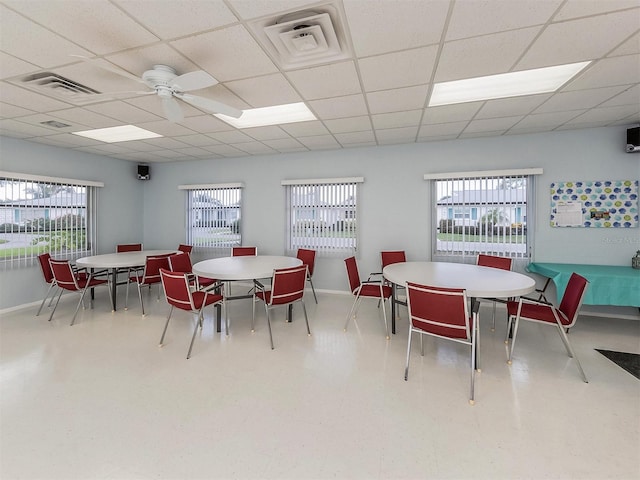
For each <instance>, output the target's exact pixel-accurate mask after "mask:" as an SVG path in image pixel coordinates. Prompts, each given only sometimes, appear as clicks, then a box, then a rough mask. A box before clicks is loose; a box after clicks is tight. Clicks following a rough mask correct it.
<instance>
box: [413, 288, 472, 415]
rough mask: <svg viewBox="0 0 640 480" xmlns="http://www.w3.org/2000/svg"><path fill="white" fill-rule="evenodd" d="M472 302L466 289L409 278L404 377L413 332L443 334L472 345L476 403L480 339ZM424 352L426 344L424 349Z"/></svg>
mask: <svg viewBox="0 0 640 480" xmlns="http://www.w3.org/2000/svg"><path fill="white" fill-rule="evenodd" d="M468 305H469V302H468V301H467V295H466V293H465V291H464V290H463V289H459V288H442V287H430V286H427V285H419V284H417V283H411V282H407V307H408V309H409V320H410V325H409V340H408V344H407V364H406V367H405V370H404V379H405V380H407V379H408V377H409V359H410V357H411V336H412V335H413V333H414V332H416V333H419V334H420V340H421V342H420V344H421V345H422V335H430V336H432V337H437V338H443V339H445V340H451V341H454V342H457V343H462V344H464V345H468V346H470V347H471V390H470V395H469V403H470V404H471V405H473V404H474V402H475V399H474V382H475V374H476V369H477V345H478V343H479V335H480V334H479V331H478V317H477V312H475V311H474V312H472V314H471V316H470V315H469V309H468ZM422 355H424V348H423V349H422Z"/></svg>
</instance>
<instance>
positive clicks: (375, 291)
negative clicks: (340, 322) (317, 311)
mask: <svg viewBox="0 0 640 480" xmlns="http://www.w3.org/2000/svg"><path fill="white" fill-rule="evenodd" d="M344 263H345V265H346V267H347V276H348V277H349V286H350V288H351V293H352V294H353V295H355V297H356V298H355V300H354V302H353V305H352V306H351V310H350V311H349V315H348V316H347V321H346V323H345V324H344V331H345V332H346V331H347V327H348V326H349V321H350V320H351V317H355V316H356V312H357V310H358V306H359V303H360V301H362V299H363V298H365V297H366V298H376V299H378V300H382V301H383V304H382V314H383V315H384V328H385V332H386V334H387V340H388V339H389V325H388V324H387V312H386V310H385V308H386V307H385V305H384V302H385V301H387V300H389V298H390V297H391V287H390V286H389V285H385V283H384V281H383V280H382V279H381V280H371V278H368V279H367V280H366V281H364V282H361V281H360V274H359V273H358V264H357V263H356V257H349V258H347V259H346V260H345V261H344Z"/></svg>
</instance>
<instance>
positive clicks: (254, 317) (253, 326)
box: [251, 291, 256, 333]
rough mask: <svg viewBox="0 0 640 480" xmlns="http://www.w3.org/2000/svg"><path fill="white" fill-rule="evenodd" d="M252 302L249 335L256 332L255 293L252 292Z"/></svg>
mask: <svg viewBox="0 0 640 480" xmlns="http://www.w3.org/2000/svg"><path fill="white" fill-rule="evenodd" d="M252 301H253V311H252V315H251V333H253V332H255V331H256V293H255V291H254V292H253V297H252Z"/></svg>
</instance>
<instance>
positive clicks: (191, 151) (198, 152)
mask: <svg viewBox="0 0 640 480" xmlns="http://www.w3.org/2000/svg"><path fill="white" fill-rule="evenodd" d="M176 140H178V139H176ZM174 150H175V152H176V153H179V154H180V155H185V156H193V157H210V156H211V152H210V151H209V150H205V149H204V148H198V147H189V148H176V149H174Z"/></svg>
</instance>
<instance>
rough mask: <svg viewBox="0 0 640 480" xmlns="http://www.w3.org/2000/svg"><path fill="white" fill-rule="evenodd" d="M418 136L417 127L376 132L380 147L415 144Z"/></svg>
mask: <svg viewBox="0 0 640 480" xmlns="http://www.w3.org/2000/svg"><path fill="white" fill-rule="evenodd" d="M417 134H418V127H417V126H415V127H404V128H389V129H385V130H376V138H377V139H378V144H380V145H391V144H394V143H412V142H415V140H416V136H417Z"/></svg>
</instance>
